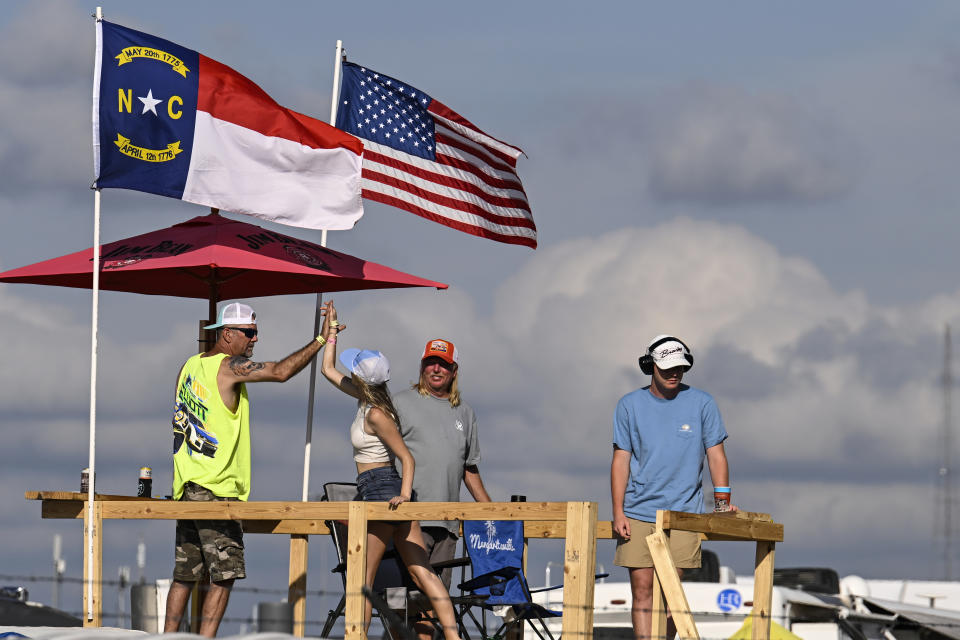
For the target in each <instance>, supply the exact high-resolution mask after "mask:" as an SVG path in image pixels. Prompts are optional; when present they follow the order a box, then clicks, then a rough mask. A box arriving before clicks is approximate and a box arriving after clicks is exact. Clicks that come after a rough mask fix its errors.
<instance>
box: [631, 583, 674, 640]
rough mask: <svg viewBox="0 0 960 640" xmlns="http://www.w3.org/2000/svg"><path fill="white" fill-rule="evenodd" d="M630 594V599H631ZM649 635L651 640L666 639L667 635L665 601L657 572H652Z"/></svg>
mask: <svg viewBox="0 0 960 640" xmlns="http://www.w3.org/2000/svg"><path fill="white" fill-rule="evenodd" d="M632 597H633V596H632V594H631V599H632ZM650 602H651V605H650V607H651V609H652V611H651V612H650V637H651V638H653V640H666V637H667V601H666V599H665V598H664V597H663V586H662V585H661V584H660V578H659V577H657V572H656V571H654V572H653V598H652V599H651V600H650Z"/></svg>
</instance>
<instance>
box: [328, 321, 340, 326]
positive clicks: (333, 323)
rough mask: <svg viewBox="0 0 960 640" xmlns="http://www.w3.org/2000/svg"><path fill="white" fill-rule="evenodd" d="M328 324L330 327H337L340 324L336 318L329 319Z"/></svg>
mask: <svg viewBox="0 0 960 640" xmlns="http://www.w3.org/2000/svg"><path fill="white" fill-rule="evenodd" d="M330 326H331V327H339V326H340V323H339V322H337V321H336V320H331V321H330Z"/></svg>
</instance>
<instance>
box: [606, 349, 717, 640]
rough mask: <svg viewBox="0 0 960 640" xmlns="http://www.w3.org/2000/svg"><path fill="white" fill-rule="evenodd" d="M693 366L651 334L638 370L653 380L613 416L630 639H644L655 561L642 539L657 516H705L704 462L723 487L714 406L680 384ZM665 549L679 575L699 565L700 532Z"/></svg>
mask: <svg viewBox="0 0 960 640" xmlns="http://www.w3.org/2000/svg"><path fill="white" fill-rule="evenodd" d="M692 366H693V355H692V354H691V353H690V349H688V348H687V346H686V345H685V344H684V343H683V342H682V341H681V340H679V339H678V338H675V337H673V336H667V335H660V336H657V337H656V338H654V339H653V340H652V341H651V342H650V345H649V346H648V347H647V352H646V354H645V355H644V356H643V357H641V358H640V368H641V369H642V370H643V372H644V373H645V374H647V375H650V376H652V377H651V380H650V385H649V386H647V387H644V388H642V389H638V390H636V391H633V392H631V393H628V394H627V395H625V396H624V397H622V398H621V399H620V402H619V403H617V409H616V413H615V414H614V418H613V462H612V463H611V465H610V493H611V496H612V498H613V530H614V533H616V534H617V536H619V540H618V541H617V551H616V555H615V556H614V563H615V564H616V565H618V566H621V567H626V568H627V569H628V570H629V572H630V587H631V592H632V595H633V606H632V616H633V632H634V636H635V637H636V638H649V637H650V627H651V620H652V617H651V613H652V608H653V558H652V557H651V556H650V550H649V549H648V548H647V542H646V537H647V536H648V535H650V534H651V533H653V531H654V528H655V522H656V519H657V510H658V509H667V510H671V511H686V512H689V513H702V512H703V510H704V508H703V488H702V485H703V459H704V456H706V459H707V464H708V466H709V468H710V478H711V480H712V481H713V486H714V488H717V487H725V488H728V489H729V471H728V467H727V455H726V453H725V452H724V449H723V441H724V440H726V439H727V432H726V429H724V427H723V419H722V418H721V417H720V411H719V410H718V409H717V404H716V402H714V400H713V398H712V397H711V396H710V394H708V393H706V392H704V391H701V390H699V389H694V388H693V387H690V386H688V385H685V384H682V383H681V381H682V380H683V374H684V373H685V372H686V371H689V370H690V367H692ZM733 508H734V509H735V508H736V507H733ZM670 551H671V553H672V555H673V559H674V561H675V562H676V565H677V568H678V569H679V571H680V573H683V569H692V568H696V567H699V566H700V537H699V534H697V533H692V532H686V531H673V532H671V533H670ZM672 627H673V625H672V624H671V625H670V629H669V630H668V636H669V637H672V636H673V634H674V633H675V631H674V630H673V628H672Z"/></svg>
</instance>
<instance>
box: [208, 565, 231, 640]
mask: <svg viewBox="0 0 960 640" xmlns="http://www.w3.org/2000/svg"><path fill="white" fill-rule="evenodd" d="M231 589H233V579H232V578H231V579H230V580H221V581H220V582H211V583H210V589H209V590H208V591H207V595H206V596H205V597H204V598H203V611H202V612H201V614H200V635H201V636H204V637H206V638H213V637H215V636H216V635H217V629H219V628H220V621H221V620H223V614H224V612H225V611H226V610H227V602H229V601H230V590H231Z"/></svg>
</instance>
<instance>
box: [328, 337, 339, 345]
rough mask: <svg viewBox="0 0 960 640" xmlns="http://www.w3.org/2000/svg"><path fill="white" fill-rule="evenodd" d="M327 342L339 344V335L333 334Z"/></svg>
mask: <svg viewBox="0 0 960 640" xmlns="http://www.w3.org/2000/svg"><path fill="white" fill-rule="evenodd" d="M327 344H337V336H333V337H331V338H330V339H329V340H327Z"/></svg>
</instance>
